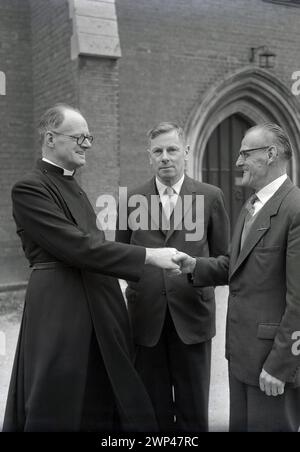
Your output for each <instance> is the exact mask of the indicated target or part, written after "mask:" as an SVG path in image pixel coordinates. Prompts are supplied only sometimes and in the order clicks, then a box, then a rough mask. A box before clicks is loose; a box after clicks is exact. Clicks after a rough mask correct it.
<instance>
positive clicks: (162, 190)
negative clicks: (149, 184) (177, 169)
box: [155, 174, 184, 218]
mask: <svg viewBox="0 0 300 452" xmlns="http://www.w3.org/2000/svg"><path fill="white" fill-rule="evenodd" d="M155 181H156V187H157V190H158V193H159V197H160V201H161V204H162V207H163V209H164V212H165V213H166V215H167V218H169V216H170V214H171V213H172V212H170V211H169V209H170V206H169V204H170V202H172V205H173V206H176V203H177V199H178V196H179V193H180V190H181V187H182V184H183V181H184V174H183V176H182V177H181V178H180V179H179V181H177V182H176V184H174V185H171V187H172V189H173V192H174V193H173V194H172V195H171V198H172V199H170V195H168V194H166V188H167V187H169V186H168V185H165V184H163V183H162V182H160V180H159V179H158V178H157V177H156V179H155Z"/></svg>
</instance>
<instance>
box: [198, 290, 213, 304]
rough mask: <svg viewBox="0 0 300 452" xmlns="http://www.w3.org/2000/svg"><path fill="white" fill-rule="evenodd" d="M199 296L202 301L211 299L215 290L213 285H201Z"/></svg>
mask: <svg viewBox="0 0 300 452" xmlns="http://www.w3.org/2000/svg"><path fill="white" fill-rule="evenodd" d="M200 293H201V297H202V299H203V300H204V301H207V300H211V299H212V298H213V297H214V295H215V291H214V288H213V287H202V288H201V289H200Z"/></svg>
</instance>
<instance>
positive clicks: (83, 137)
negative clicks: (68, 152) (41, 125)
mask: <svg viewBox="0 0 300 452" xmlns="http://www.w3.org/2000/svg"><path fill="white" fill-rule="evenodd" d="M51 132H52V133H55V134H56V135H62V136H63V137H69V138H73V140H76V142H77V144H78V146H82V144H83V143H84V141H85V140H88V141H89V142H90V144H92V143H93V141H94V137H93V135H84V134H83V133H82V134H81V135H79V136H75V135H66V134H65V133H60V132H56V131H55V130H51Z"/></svg>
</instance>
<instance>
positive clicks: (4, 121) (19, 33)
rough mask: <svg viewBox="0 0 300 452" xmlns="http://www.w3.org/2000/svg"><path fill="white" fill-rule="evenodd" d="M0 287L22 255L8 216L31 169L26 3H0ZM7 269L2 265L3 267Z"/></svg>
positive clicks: (18, 0)
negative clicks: (0, 89)
mask: <svg viewBox="0 0 300 452" xmlns="http://www.w3.org/2000/svg"><path fill="white" fill-rule="evenodd" d="M0 70H1V71H3V72H4V73H5V74H6V95H5V96H0V124H1V125H0V160H1V164H0V193H1V196H0V283H1V282H2V281H3V280H6V279H7V277H14V276H15V275H16V274H17V273H18V269H16V268H15V266H14V262H15V261H16V259H17V260H18V257H19V256H21V255H22V253H21V250H20V246H19V240H18V238H17V236H16V232H15V224H14V222H13V220H12V214H11V198H10V192H11V187H12V185H13V184H14V182H15V181H16V180H17V179H18V178H19V177H20V176H21V175H22V174H23V173H24V171H26V170H27V169H29V168H30V167H31V166H32V162H33V158H34V155H33V148H32V136H33V130H32V81H31V40H30V11H29V6H28V3H27V1H24V0H0ZM8 262H9V263H10V264H11V265H10V266H8V265H6V264H7V263H8Z"/></svg>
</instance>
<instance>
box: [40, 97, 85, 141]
mask: <svg viewBox="0 0 300 452" xmlns="http://www.w3.org/2000/svg"><path fill="white" fill-rule="evenodd" d="M66 110H72V111H76V112H77V113H80V114H81V112H80V111H79V110H78V109H77V108H74V107H71V106H70V105H67V104H62V103H59V104H55V105H54V106H53V107H51V108H48V110H46V111H45V113H44V114H43V115H42V116H41V118H40V120H39V123H38V133H39V137H40V142H41V143H43V142H44V138H45V133H46V132H47V130H49V129H57V128H58V127H59V126H61V125H62V123H63V121H64V119H65V111H66Z"/></svg>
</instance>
